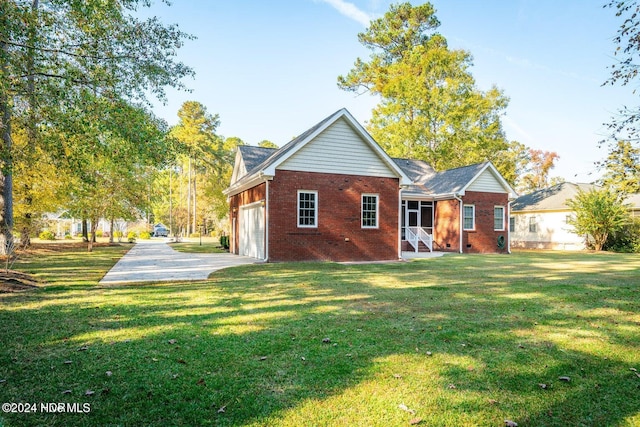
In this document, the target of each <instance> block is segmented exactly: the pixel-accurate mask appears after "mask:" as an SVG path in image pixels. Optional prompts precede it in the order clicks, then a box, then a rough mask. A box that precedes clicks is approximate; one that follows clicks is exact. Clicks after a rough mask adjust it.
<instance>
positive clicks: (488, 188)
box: [467, 168, 507, 193]
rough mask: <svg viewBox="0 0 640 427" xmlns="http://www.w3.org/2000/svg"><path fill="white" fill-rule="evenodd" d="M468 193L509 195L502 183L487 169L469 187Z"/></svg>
mask: <svg viewBox="0 0 640 427" xmlns="http://www.w3.org/2000/svg"><path fill="white" fill-rule="evenodd" d="M467 190H468V191H478V192H482V193H507V190H506V189H505V188H504V187H503V186H502V184H501V183H500V181H498V179H497V178H496V177H495V175H493V173H492V172H491V171H490V170H489V168H487V169H485V170H484V171H483V172H482V173H481V174H480V176H478V177H477V178H476V179H475V180H474V181H473V182H472V183H471V184H470V185H469V186H468V187H467Z"/></svg>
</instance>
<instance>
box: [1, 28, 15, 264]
mask: <svg viewBox="0 0 640 427" xmlns="http://www.w3.org/2000/svg"><path fill="white" fill-rule="evenodd" d="M0 23H2V24H3V25H4V22H0ZM0 31H2V30H0ZM0 35H1V34H0ZM3 36H4V35H3ZM7 36H8V35H7ZM8 56H9V48H8V46H7V44H6V43H4V42H2V41H0V74H2V75H5V76H6V75H7V74H8V60H9V59H8ZM10 102H11V101H10V99H9V93H8V88H6V87H5V84H2V85H1V86H0V114H1V115H2V118H1V119H0V130H1V133H2V147H0V156H1V159H0V167H1V171H2V174H1V175H2V176H1V177H0V187H1V189H0V193H1V194H2V201H1V206H0V253H1V254H3V255H6V254H9V253H11V247H12V246H13V235H12V229H13V176H12V168H13V162H12V158H11V145H12V144H11V105H10Z"/></svg>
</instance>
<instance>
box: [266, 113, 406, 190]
mask: <svg viewBox="0 0 640 427" xmlns="http://www.w3.org/2000/svg"><path fill="white" fill-rule="evenodd" d="M278 169H282V170H295V171H302V172H318V173H335V174H342V175H363V176H377V177H389V178H394V177H396V175H395V174H394V172H393V171H392V170H391V169H390V168H389V166H387V164H385V163H384V162H383V161H382V159H381V158H380V157H378V154H377V153H376V152H375V151H374V149H373V148H372V147H371V146H370V145H369V144H368V143H367V142H366V141H364V140H363V139H362V138H360V136H359V135H358V134H357V133H356V131H355V130H353V129H352V128H351V126H350V125H349V124H348V123H347V121H346V120H345V119H340V120H337V121H336V122H335V123H334V124H332V125H331V126H329V127H328V128H327V129H325V130H324V131H323V132H322V133H320V134H319V135H318V136H316V137H315V139H313V140H312V141H310V142H309V143H308V144H306V145H305V146H304V147H303V148H301V149H300V151H298V152H297V153H295V154H294V155H293V156H291V158H289V159H287V160H286V161H285V162H283V163H282V164H281V165H280V166H278Z"/></svg>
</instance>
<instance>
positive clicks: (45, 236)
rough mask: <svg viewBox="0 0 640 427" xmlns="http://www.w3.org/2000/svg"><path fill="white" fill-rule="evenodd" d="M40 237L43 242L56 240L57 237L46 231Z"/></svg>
mask: <svg viewBox="0 0 640 427" xmlns="http://www.w3.org/2000/svg"><path fill="white" fill-rule="evenodd" d="M38 237H39V238H40V239H41V240H56V235H55V234H54V233H53V231H50V230H44V231H43V232H41V233H40V235H38Z"/></svg>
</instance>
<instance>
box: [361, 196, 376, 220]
mask: <svg viewBox="0 0 640 427" xmlns="http://www.w3.org/2000/svg"><path fill="white" fill-rule="evenodd" d="M362 228H378V196H377V195H375V194H363V195H362Z"/></svg>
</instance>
